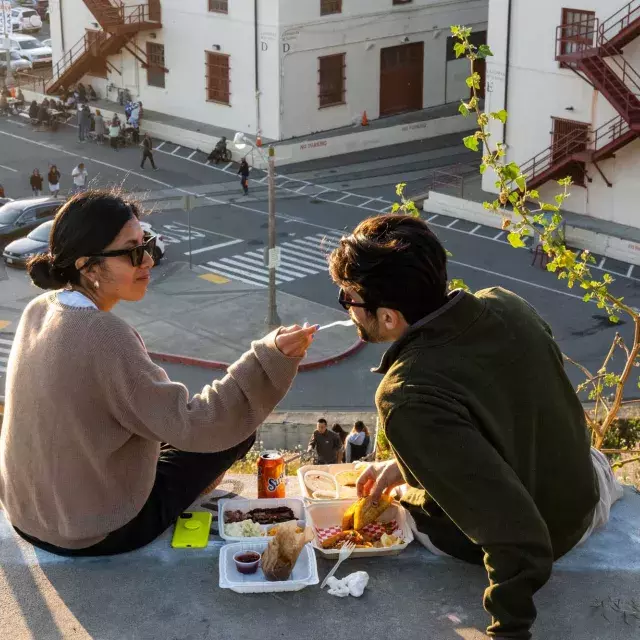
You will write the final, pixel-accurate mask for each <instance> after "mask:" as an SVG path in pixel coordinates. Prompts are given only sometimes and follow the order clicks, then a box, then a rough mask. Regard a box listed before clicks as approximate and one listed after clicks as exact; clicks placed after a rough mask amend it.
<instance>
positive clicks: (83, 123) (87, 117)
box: [78, 104, 91, 142]
mask: <svg viewBox="0 0 640 640" xmlns="http://www.w3.org/2000/svg"><path fill="white" fill-rule="evenodd" d="M90 128H91V112H90V111H89V107H88V106H87V105H86V104H85V105H83V106H82V107H80V109H78V140H79V141H80V142H86V138H87V134H88V133H89V130H90Z"/></svg>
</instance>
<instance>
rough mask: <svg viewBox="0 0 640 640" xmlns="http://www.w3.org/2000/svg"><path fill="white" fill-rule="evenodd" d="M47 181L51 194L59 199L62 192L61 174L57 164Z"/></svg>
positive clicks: (50, 171) (52, 168)
mask: <svg viewBox="0 0 640 640" xmlns="http://www.w3.org/2000/svg"><path fill="white" fill-rule="evenodd" d="M47 181H48V182H49V193H50V194H51V195H52V196H53V197H54V198H57V197H58V192H59V191H60V172H59V171H58V167H56V165H55V164H52V165H51V169H49V173H48V174H47Z"/></svg>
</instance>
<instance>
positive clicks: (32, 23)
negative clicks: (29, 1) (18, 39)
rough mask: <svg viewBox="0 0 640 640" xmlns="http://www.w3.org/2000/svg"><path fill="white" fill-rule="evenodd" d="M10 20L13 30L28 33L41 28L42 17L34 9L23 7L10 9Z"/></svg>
mask: <svg viewBox="0 0 640 640" xmlns="http://www.w3.org/2000/svg"><path fill="white" fill-rule="evenodd" d="M11 22H12V23H13V31H14V32H16V31H18V32H21V33H28V32H30V31H40V29H42V18H41V17H40V16H39V15H38V12H37V11H36V10H35V9H27V8H23V7H16V8H15V9H11Z"/></svg>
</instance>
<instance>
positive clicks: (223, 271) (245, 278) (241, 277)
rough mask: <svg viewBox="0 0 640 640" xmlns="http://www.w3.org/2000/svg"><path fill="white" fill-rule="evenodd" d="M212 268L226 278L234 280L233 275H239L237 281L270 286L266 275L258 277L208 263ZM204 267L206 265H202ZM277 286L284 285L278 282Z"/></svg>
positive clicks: (214, 263)
mask: <svg viewBox="0 0 640 640" xmlns="http://www.w3.org/2000/svg"><path fill="white" fill-rule="evenodd" d="M207 264H208V265H209V266H210V267H215V269H216V270H217V271H218V272H219V273H221V274H222V275H224V276H229V277H230V278H233V277H234V276H233V275H229V274H230V273H231V274H234V273H236V274H239V275H237V276H235V278H236V280H240V281H241V282H245V283H249V284H255V280H257V281H258V282H264V283H265V284H269V276H266V275H258V274H257V273H255V274H254V273H247V272H246V270H244V269H237V268H236V267H231V266H229V265H228V264H220V263H219V262H207ZM201 266H204V265H201ZM249 278H254V280H253V281H252V280H249ZM276 284H282V283H281V282H278V281H277V280H276Z"/></svg>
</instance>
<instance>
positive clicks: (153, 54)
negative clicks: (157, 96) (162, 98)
mask: <svg viewBox="0 0 640 640" xmlns="http://www.w3.org/2000/svg"><path fill="white" fill-rule="evenodd" d="M147 61H148V63H149V66H148V67H147V84H148V85H149V86H150V87H160V88H161V89H164V87H165V74H166V71H165V64H164V45H163V44H157V43H156V42H147Z"/></svg>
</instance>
